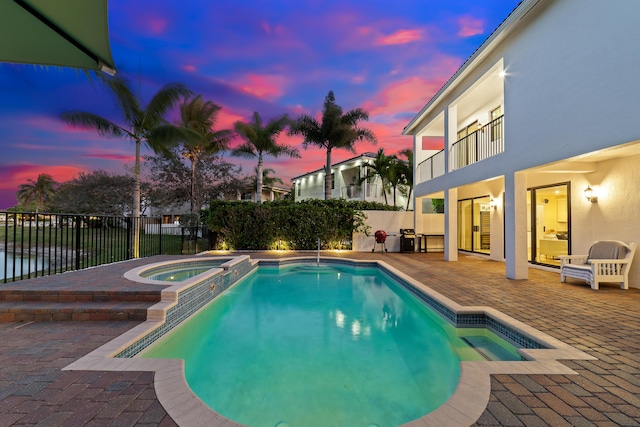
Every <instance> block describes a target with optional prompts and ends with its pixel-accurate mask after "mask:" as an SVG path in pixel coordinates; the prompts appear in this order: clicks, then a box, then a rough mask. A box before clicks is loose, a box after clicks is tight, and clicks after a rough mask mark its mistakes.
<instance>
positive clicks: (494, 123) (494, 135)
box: [489, 105, 502, 142]
mask: <svg viewBox="0 0 640 427" xmlns="http://www.w3.org/2000/svg"><path fill="white" fill-rule="evenodd" d="M501 117H502V106H501V105H500V106H498V107H497V108H494V109H493V110H491V127H490V129H489V130H490V132H491V141H492V142H493V141H499V140H501V139H502V119H500V118H501Z"/></svg>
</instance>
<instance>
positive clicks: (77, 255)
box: [74, 216, 82, 270]
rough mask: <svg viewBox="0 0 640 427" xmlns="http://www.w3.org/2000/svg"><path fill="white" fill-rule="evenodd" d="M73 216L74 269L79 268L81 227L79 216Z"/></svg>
mask: <svg viewBox="0 0 640 427" xmlns="http://www.w3.org/2000/svg"><path fill="white" fill-rule="evenodd" d="M74 218H75V220H76V251H75V252H76V270H80V242H81V239H80V232H81V230H82V227H81V220H80V217H79V216H76V217H74Z"/></svg>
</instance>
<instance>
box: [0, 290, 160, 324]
mask: <svg viewBox="0 0 640 427" xmlns="http://www.w3.org/2000/svg"><path fill="white" fill-rule="evenodd" d="M161 290H162V289H160V288H158V287H156V289H137V288H136V287H135V286H133V287H132V289H130V290H124V289H118V290H114V291H112V290H108V289H89V290H80V289H72V288H71V289H69V288H68V289H50V288H46V287H36V286H31V287H29V286H24V287H20V286H19V285H15V284H12V285H10V286H6V288H4V289H3V288H2V287H0V322H26V321H38V322H45V321H65V320H73V321H88V320H141V321H142V320H146V319H147V308H149V307H151V306H152V305H153V304H155V303H157V302H159V301H160V299H161Z"/></svg>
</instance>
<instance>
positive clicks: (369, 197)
mask: <svg viewBox="0 0 640 427" xmlns="http://www.w3.org/2000/svg"><path fill="white" fill-rule="evenodd" d="M375 158H376V155H375V154H374V153H364V154H361V155H359V156H356V157H352V158H350V159H347V160H345V161H342V162H339V163H334V164H333V165H331V173H332V174H333V181H332V184H333V186H332V191H331V197H332V198H334V199H339V198H343V199H347V200H366V201H370V202H380V203H385V196H384V194H383V192H382V182H381V180H380V178H379V177H376V178H375V179H373V180H372V181H371V182H368V181H367V180H365V181H362V182H360V181H361V178H363V177H365V176H367V175H368V173H367V164H369V163H373V161H374V160H375ZM324 174H325V172H324V167H322V168H320V169H317V170H315V171H312V172H307V173H305V174H304V175H299V176H296V177H294V178H292V179H291V181H292V182H293V185H294V187H295V192H296V194H295V200H296V201H298V202H299V201H302V200H306V199H324ZM395 200H396V206H400V207H402V208H404V209H406V207H407V197H406V196H404V195H403V194H402V192H401V191H400V189H397V190H396V197H395ZM387 202H388V203H389V204H390V205H392V204H393V193H392V190H389V191H388V192H387ZM411 209H413V203H412V200H411V201H409V210H411Z"/></svg>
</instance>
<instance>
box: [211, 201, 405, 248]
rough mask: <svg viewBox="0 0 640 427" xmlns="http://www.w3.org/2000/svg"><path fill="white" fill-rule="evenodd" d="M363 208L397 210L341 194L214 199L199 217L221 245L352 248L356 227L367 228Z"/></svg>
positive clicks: (223, 246) (359, 228) (237, 246)
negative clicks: (270, 199) (298, 199)
mask: <svg viewBox="0 0 640 427" xmlns="http://www.w3.org/2000/svg"><path fill="white" fill-rule="evenodd" d="M364 210H399V209H398V208H394V207H392V206H387V205H384V204H381V203H373V202H363V201H346V200H344V199H331V200H316V199H313V200H304V201H302V202H293V201H288V200H283V201H276V202H266V203H263V204H262V205H258V204H256V203H252V202H229V201H216V202H213V203H212V204H211V206H210V207H209V209H206V210H204V211H202V220H203V222H204V223H205V224H206V225H207V226H208V227H209V229H211V230H212V231H213V232H215V233H216V234H217V236H218V242H219V245H221V246H222V248H224V249H236V250H243V249H246V250H264V249H316V248H317V245H318V238H320V240H321V246H322V248H323V249H351V239H352V235H353V232H354V231H359V232H367V230H366V225H365V219H366V218H365V215H364V213H363V212H362V211H364Z"/></svg>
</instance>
